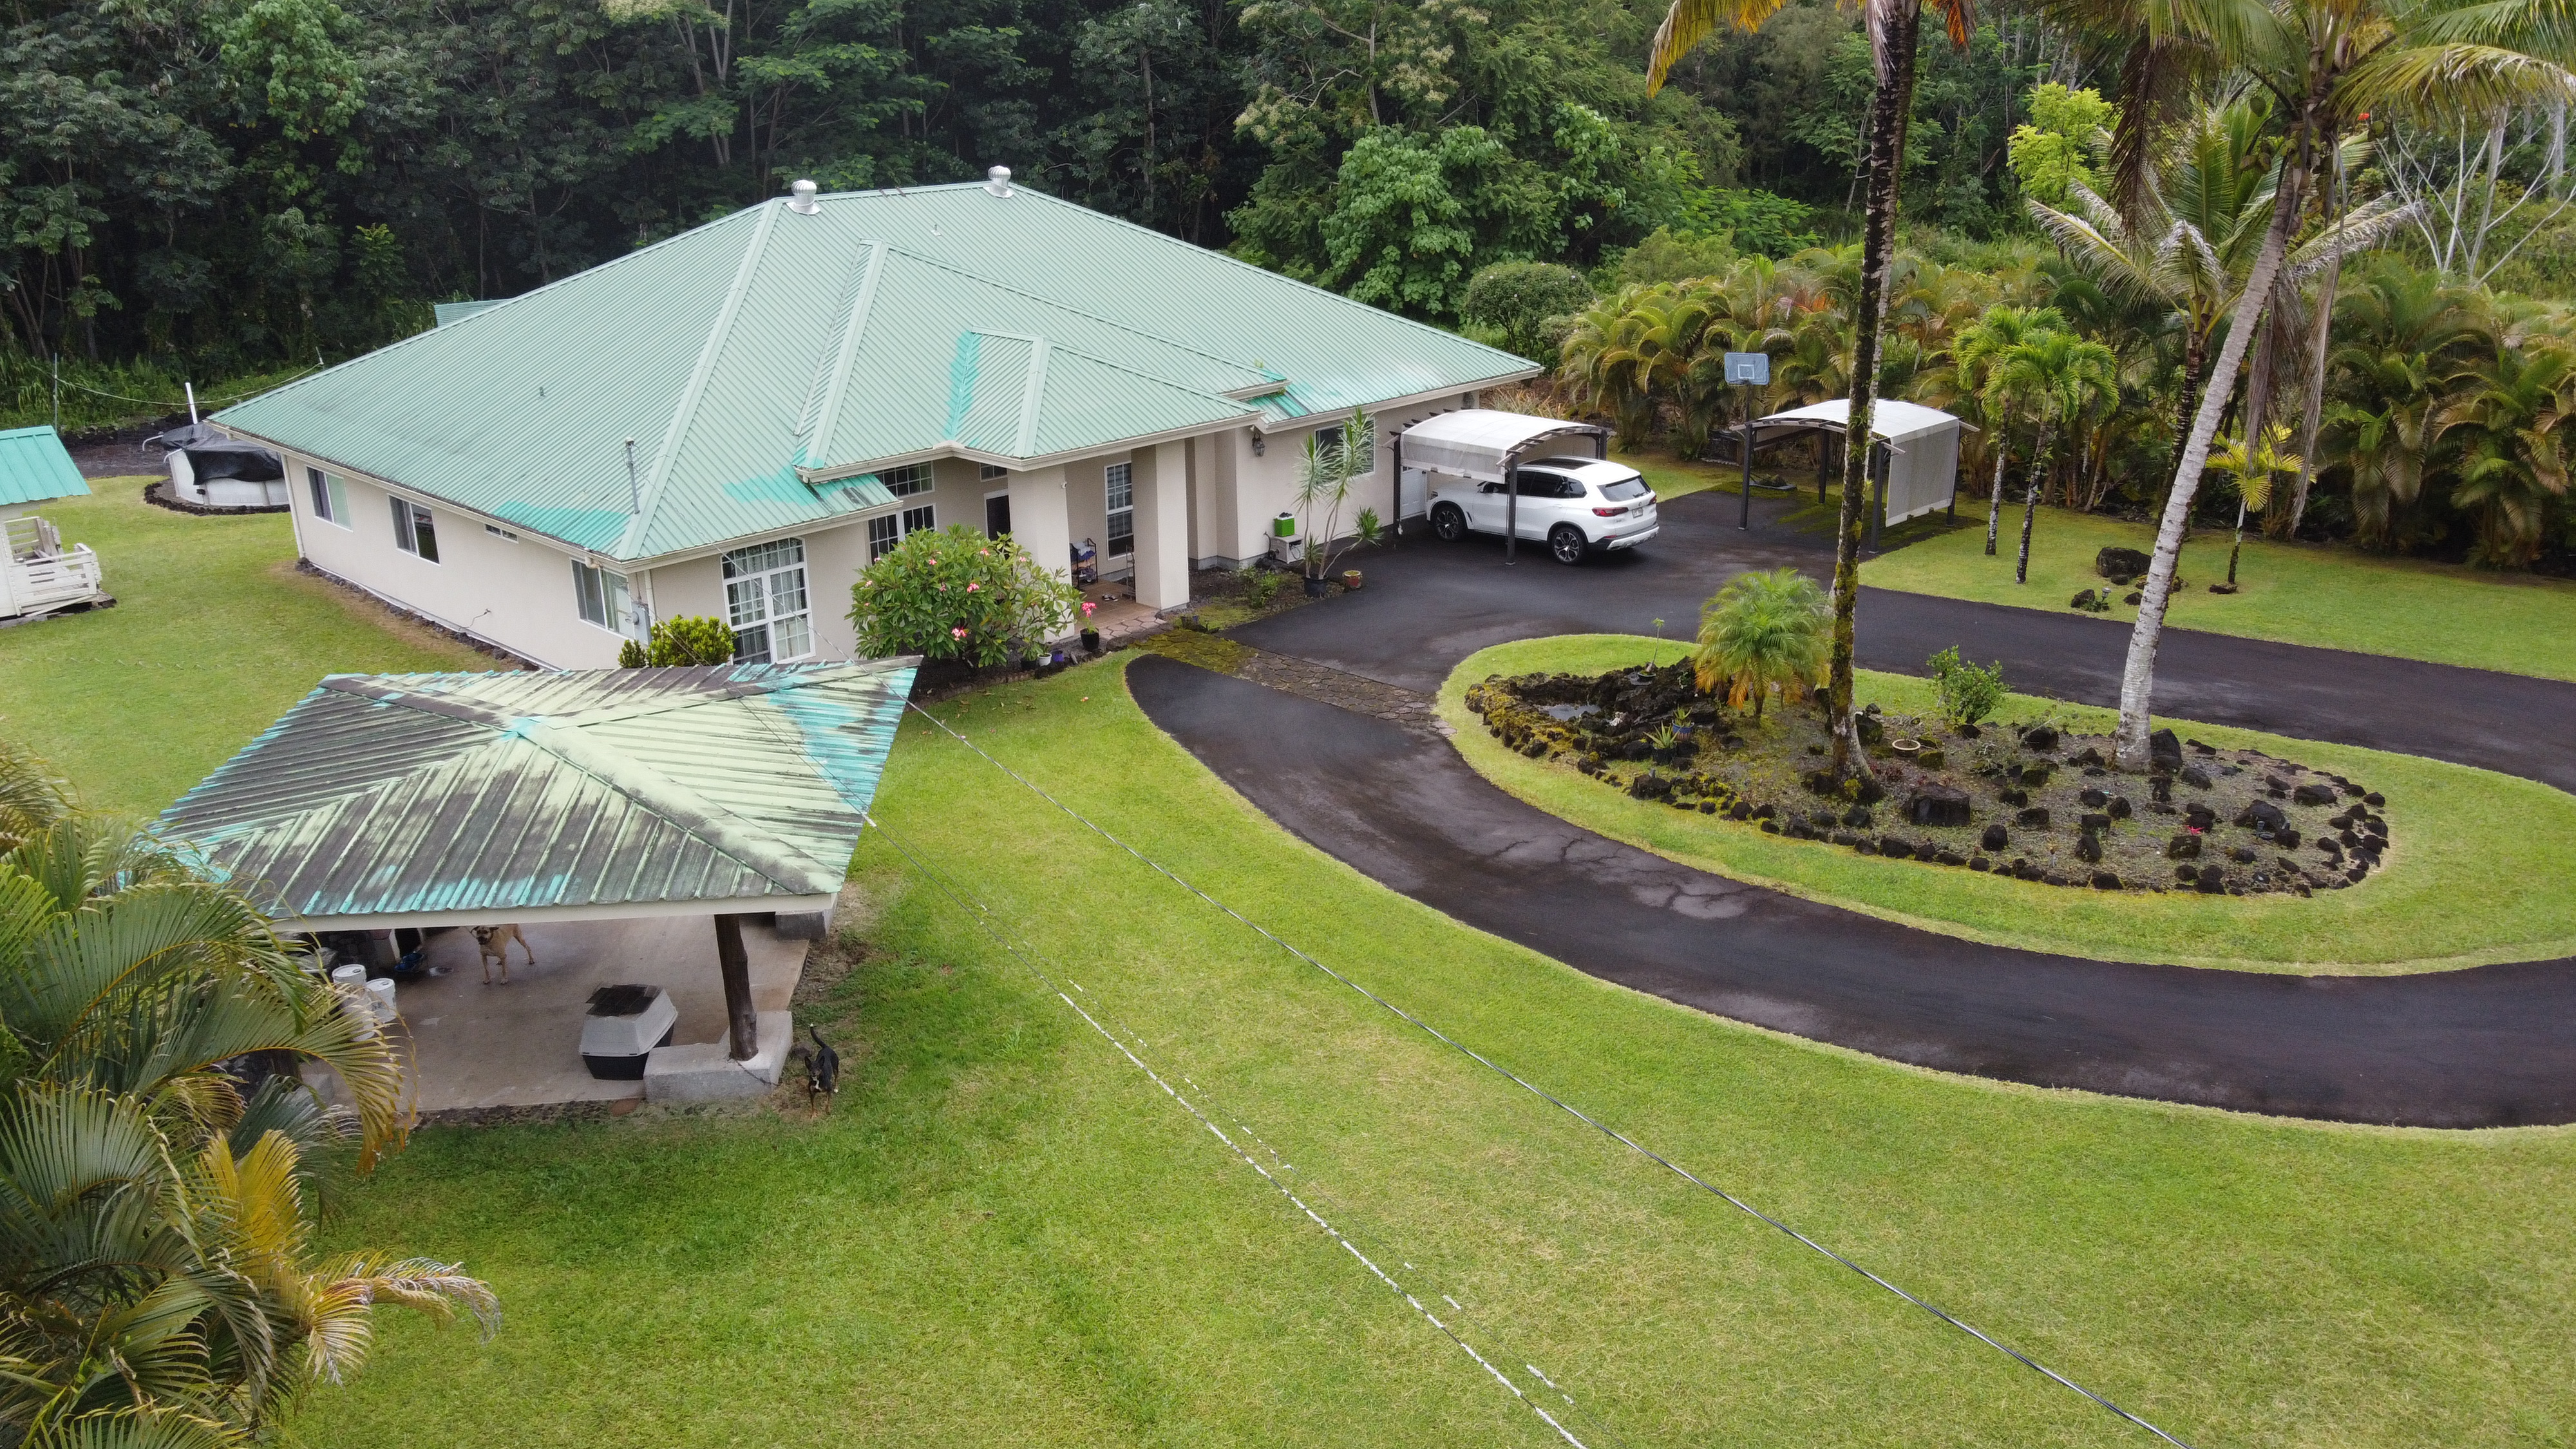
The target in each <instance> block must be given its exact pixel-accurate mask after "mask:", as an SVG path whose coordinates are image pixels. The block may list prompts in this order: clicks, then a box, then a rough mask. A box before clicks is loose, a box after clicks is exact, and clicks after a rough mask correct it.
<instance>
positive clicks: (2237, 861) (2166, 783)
mask: <svg viewBox="0 0 2576 1449" xmlns="http://www.w3.org/2000/svg"><path fill="white" fill-rule="evenodd" d="M1467 704H1468V706H1469V707H1470V708H1472V709H1474V710H1475V711H1476V712H1477V713H1478V714H1479V715H1480V716H1482V717H1483V719H1484V720H1485V724H1486V728H1487V729H1488V730H1489V731H1490V732H1491V733H1492V734H1493V735H1494V737H1495V738H1496V739H1498V740H1500V741H1502V742H1503V743H1504V744H1505V745H1508V746H1510V747H1511V748H1512V749H1514V750H1516V751H1518V752H1519V753H1521V754H1523V755H1526V756H1528V757H1530V758H1532V759H1540V760H1556V761H1560V762H1562V763H1565V764H1567V765H1570V766H1571V767H1573V768H1574V769H1576V770H1578V771H1580V772H1582V773H1583V774H1585V775H1588V776H1591V777H1592V778H1594V779H1596V780H1599V781H1600V782H1601V783H1602V784H1603V785H1605V786H1608V787H1611V788H1615V789H1618V790H1621V791H1624V792H1625V793H1626V794H1628V795H1629V796H1631V797H1632V798H1635V799H1640V800H1650V801H1655V802H1659V803H1662V804H1666V805H1669V806H1671V807H1672V808H1674V809H1677V810H1693V811H1697V812H1699V813H1701V814H1703V815H1713V816H1720V817H1723V818H1725V819H1727V820H1730V821H1735V822H1739V823H1741V824H1742V825H1743V826H1744V827H1745V828H1748V829H1759V830H1762V831H1764V832H1766V833H1769V834H1774V835H1787V836H1791V837H1793V838H1797V839H1804V840H1819V841H1828V842H1831V843H1832V844H1835V845H1839V846H1843V847H1845V848H1847V849H1850V850H1853V851H1855V852H1857V853H1859V854H1862V855H1879V856H1891V857H1898V858H1903V859H1909V860H1916V861H1924V862H1930V863H1934V864H1939V865H1948V866H1957V867H1961V868H1963V869H1967V870H1973V871H1991V872H1994V873H1998V874H2003V875H2010V876H2015V877H2018V878H2020V879H2023V880H2032V881H2039V882H2042V883H2044V884H2048V885H2061V886H2081V887H2089V888H2092V889H2097V890H2125V891H2151V892H2157V891H2166V890H2185V891H2195V892H2198V893H2201V894H2205V895H2221V894H2224V895H2259V894H2282V893H2287V894H2295V895H2301V896H2305V895H2309V894H2311V893H2313V892H2315V891H2319V890H2342V889H2345V888H2347V887H2349V886H2353V885H2357V884H2359V883H2360V882H2361V881H2362V879H2363V878H2364V877H2365V876H2367V875H2368V873H2369V872H2370V871H2371V870H2372V869H2373V868H2375V867H2376V866H2377V865H2378V864H2379V863H2380V860H2381V858H2382V856H2383V855H2384V854H2385V852H2386V851H2387V849H2388V822H2387V820H2386V818H2385V817H2384V816H2382V815H2380V814H2379V813H2378V811H2379V810H2380V809H2381V807H2382V806H2384V805H2385V804H2386V801H2385V800H2384V799H2383V798H2382V797H2381V796H2379V795H2378V794H2376V793H2375V792H2372V791H2370V790H2369V789H2367V788H2366V787H2364V786H2363V785H2361V784H2359V783H2357V782H2355V781H2352V780H2348V779H2346V778H2344V777H2343V776H2341V775H2336V774H2332V773H2330V772H2327V771H2322V770H2315V769H2311V768H2308V767H2306V766H2303V765H2300V764H2297V763H2294V762H2292V761H2288V760H2279V759H2274V758H2272V757H2271V756H2269V755H2266V754H2264V753H2262V752H2261V751H2259V750H2222V749H2218V748H2216V747H2214V746H2211V745H2207V744H2203V743H2201V742H2200V741H2198V740H2182V739H2177V738H2175V737H2174V735H2173V732H2172V731H2170V730H2160V731H2158V732H2157V734H2156V738H2155V746H2156V748H2155V755H2156V761H2155V768H2154V769H2153V770H2152V771H2151V772H2150V773H2149V774H2147V775H2145V776H2137V775H2124V774H2121V773H2119V772H2117V771H2115V770H2113V769H2112V768H2111V767H2110V764H2109V758H2110V755H2111V741H2110V740H2109V739H2108V738H2107V737H2103V736H2084V735H2076V734H2071V733H2068V732H2066V731H2064V730H2062V729H2060V728H2059V727H2058V726H2057V725H2055V724H2054V723H2053V722H2051V721H2049V720H2046V719H2040V720H2026V721H2023V722H2021V723H2020V724H2017V725H1999V724H1993V723H1989V724H1986V725H1984V726H1983V727H1977V726H1968V727H1964V728H1953V727H1952V726H1950V725H1948V724H1946V723H1942V722H1936V721H1933V720H1927V719H1920V718H1916V717H1913V716H1908V715H1892V714H1883V713H1880V712H1878V708H1877V706H1875V705H1872V706H1870V707H1869V711H1868V712H1867V713H1865V714H1864V715H1863V716H1862V720H1861V738H1862V741H1863V743H1864V745H1865V747H1866V748H1867V751H1868V753H1869V755H1870V767H1871V770H1872V772H1873V773H1874V774H1875V776H1876V780H1875V783H1857V782H1856V783H1853V784H1839V783H1836V782H1835V781H1833V779H1832V778H1831V773H1830V771H1829V770H1827V769H1825V768H1824V767H1825V766H1826V765H1827V764H1828V763H1829V747H1830V745H1831V738H1830V736H1829V735H1828V734H1827V732H1826V727H1825V720H1824V717H1823V711H1822V710H1821V708H1819V707H1816V706H1814V705H1807V706H1780V707H1777V708H1774V709H1772V710H1771V711H1770V712H1769V714H1768V717H1767V718H1766V719H1765V720H1764V721H1763V722H1762V723H1760V724H1756V723H1755V721H1754V719H1753V715H1752V711H1750V710H1749V709H1748V710H1732V709H1728V708H1727V707H1726V706H1725V705H1724V704H1723V703H1722V702H1721V701H1720V700H1718V699H1713V698H1711V697H1709V696H1706V695H1702V694H1700V693H1699V692H1698V689H1697V687H1696V684H1695V682H1694V681H1693V679H1692V676H1691V666H1690V664H1689V663H1688V662H1687V661H1681V662H1676V663H1673V664H1669V665H1665V666H1662V667H1660V668H1658V667H1651V666H1640V667H1637V668H1632V669H1624V670H1615V671H1612V672H1611V673H1608V674H1602V675H1574V674H1529V675H1520V676H1517V677H1511V678H1505V677H1502V676H1496V677H1494V678H1491V679H1488V680H1486V681H1485V682H1484V683H1482V684H1479V685H1477V686H1476V687H1475V688H1474V689H1472V690H1470V691H1468V694H1467Z"/></svg>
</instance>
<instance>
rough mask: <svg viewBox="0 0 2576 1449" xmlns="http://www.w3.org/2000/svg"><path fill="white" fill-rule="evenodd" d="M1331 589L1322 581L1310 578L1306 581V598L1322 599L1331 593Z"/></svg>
mask: <svg viewBox="0 0 2576 1449" xmlns="http://www.w3.org/2000/svg"><path fill="white" fill-rule="evenodd" d="M1329 588H1330V586H1329V585H1327V584H1326V583H1325V582H1324V581H1323V580H1322V579H1318V578H1311V577H1310V578H1308V579H1307V580H1306V597H1307V598H1310V599H1320V598H1322V597H1323V596H1324V595H1325V593H1326V592H1328V591H1329Z"/></svg>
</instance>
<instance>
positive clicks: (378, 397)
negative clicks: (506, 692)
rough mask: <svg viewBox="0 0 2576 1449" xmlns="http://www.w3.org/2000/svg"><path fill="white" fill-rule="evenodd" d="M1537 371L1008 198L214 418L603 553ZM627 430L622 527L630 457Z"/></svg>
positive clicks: (818, 232) (928, 196) (455, 330)
mask: <svg viewBox="0 0 2576 1449" xmlns="http://www.w3.org/2000/svg"><path fill="white" fill-rule="evenodd" d="M1533 367H1534V365H1533V364H1531V363H1529V362H1526V361H1524V360H1523V359H1521V358H1518V357H1514V356H1512V355H1511V354H1509V353H1505V352H1500V351H1497V350H1495V349H1493V348H1490V347H1485V346H1481V345H1479V344H1477V343H1474V342H1470V341H1468V340H1466V339H1465V338H1462V337H1458V336H1455V335H1453V334H1451V333H1447V332H1443V331H1441V330H1439V329H1438V328H1435V327H1428V326H1424V325H1422V324H1420V323H1417V322H1411V321H1408V320H1406V319H1404V318H1401V317H1397V316H1394V315H1392V314H1390V313H1386V312H1381V311H1379V310H1377V309H1376V308H1374V307H1369V306H1365V305H1363V304H1361V303H1357V302H1353V301H1351V300H1349V299H1348V298H1345V297H1341V296H1337V295H1335V294H1333V293H1331V292H1326V291H1322V290H1319V289H1317V288H1314V287H1309V286H1306V285H1304V284H1302V283H1298V282H1293V281H1290V280H1288V279H1287V278H1285V277H1281V276H1278V275H1276V274H1273V273H1270V272H1265V271H1262V270H1261V269H1259V268H1257V267H1252V266H1248V265H1246V264H1244V263H1242V262H1238V261H1235V260H1234V259H1233V258H1231V257H1227V256H1224V255H1223V254H1221V253H1217V252H1212V251H1209V250H1207V249H1205V248H1203V247H1197V246H1192V245H1190V244H1189V243H1186V242H1182V241H1179V240H1176V239H1174V238H1172V237H1168V236H1165V235H1163V234H1161V233H1159V232H1154V231H1148V230H1146V229H1144V228H1142V227H1138V226H1134V225H1131V224H1129V223H1127V222H1123V221H1119V220H1117V219H1116V218H1113V217H1108V216H1103V215H1101V214H1100V213H1098V212H1094V211H1090V210H1087V209H1085V208H1083V207H1079V206H1075V205H1073V204H1072V203H1070V202H1065V201H1058V200H1056V199H1054V198H1052V197H1048V196H1044V195H1040V194H1038V193H1036V192H1031V191H1027V190H1024V189H1021V190H1015V191H1014V192H1013V193H1012V194H1011V195H1009V196H996V195H994V194H992V193H991V192H989V191H987V190H986V189H985V188H984V187H983V186H982V185H980V184H967V185H959V186H935V187H927V188H923V189H920V190H912V191H871V192H851V193H843V194H838V195H830V196H825V197H822V198H821V199H820V205H819V207H818V209H817V210H816V212H815V213H814V214H812V215H802V214H799V213H797V212H795V211H793V210H791V209H790V208H789V207H788V205H787V203H786V202H785V201H783V200H781V201H773V202H769V203H766V204H763V205H761V206H756V207H753V208H751V209H750V210H747V211H742V212H737V213H735V214H734V215H732V216H728V217H725V218H723V219H721V220H719V221H714V222H710V223H708V224H707V225H705V226H702V227H699V228H697V229H696V230H694V231H690V232H685V233H682V234H681V235H679V236H676V237H673V238H671V239H670V240H668V241H664V242H660V243H657V244H655V245H653V246H650V247H646V248H644V249H642V250H640V251H637V252H635V253H633V254H631V255H628V256H625V257H621V258H619V259H617V260H616V261H613V262H609V263H606V264H605V265H602V266H599V267H595V268H592V269H591V270H590V271H587V272H583V273H581V274H579V275H577V276H573V277H568V278H565V279H564V280H562V281H560V282H556V283H553V284H552V285H549V286H546V287H541V288H539V289H537V290H536V291H533V292H530V293H527V294H526V295H524V296H521V297H516V298H512V299H510V300H508V301H506V302H502V303H499V304H497V305H494V306H491V307H488V308H485V309H484V310H482V311H480V312H476V313H474V314H473V315H471V316H464V317H456V318H452V319H448V320H445V322H444V325H442V326H440V327H438V328H437V329H435V330H433V331H430V332H425V333H422V334H420V335H418V336H416V337H411V338H407V339H405V340H404V341H401V342H398V343H395V344H394V345H392V346H391V347H387V348H384V349H382V350H381V351H378V352H374V353H370V354H368V355H367V356H365V357H361V358H357V359H355V360H353V361H350V362H346V363H342V364H341V365H339V366H338V367H334V368H331V369H329V370H327V371H325V372H321V373H317V374H314V375H313V376H311V377H308V378H304V379H302V380H299V381H297V382H294V383H290V384H288V385H287V386H285V387H282V388H279V389H277V390H276V391H274V392H270V393H266V394H264V395H262V396H260V397H257V398H254V399H252V400H251V401H248V402H245V403H241V404H238V405H236V406H234V407H231V408H228V409H226V410H224V411H223V412H221V413H218V414H216V419H215V420H216V421H217V422H219V423H221V424H223V425H224V426H225V427H227V428H229V429H232V430H234V431H237V432H240V433H243V434H247V435H250V436H254V437H257V438H260V439H263V440H265V441H268V442H270V443H274V444H277V445H280V446H283V447H286V448H290V449H294V450H296V451H299V452H307V453H312V454H315V455H318V456H320V457H323V458H326V459H330V460H333V461H337V462H340V463H343V464H346V465H348V466H349V467H351V468H354V469H358V470H360V471H363V472H366V473H369V474H372V475H374V476H376V477H379V478H383V479H385V480H387V481H389V482H392V483H396V484H400V485H403V486H406V487H410V488H415V489H418V490H420V491H421V492H422V493H425V494H428V495H430V496H433V497H439V498H445V499H448V500H450V501H453V502H455V503H459V504H462V505H464V506H466V507H468V508H472V509H475V510H477V511H478V512H482V513H485V514H489V515H491V516H493V517H496V518H501V519H505V520H508V521H510V522H512V523H515V524H517V525H519V526H521V527H523V528H527V529H530V530H533V531H535V532H538V533H543V534H547V535H550V536H552V537H555V538H559V539H562V540H564V541H565V542H567V543H571V544H574V545H577V546H579V547H582V548H586V549H590V550H592V551H594V552H597V553H600V554H603V555H607V556H610V557H614V558H629V559H632V558H652V557H658V556H661V555H665V554H671V553H679V552H684V551H688V550H692V549H699V548H704V547H708V546H710V545H714V544H719V543H723V542H726V541H728V540H732V539H738V538H745V537H750V536H754V535H758V534H763V533H776V532H781V531H784V530H788V529H793V528H797V527H801V526H803V525H806V524H809V523H813V522H817V521H820V520H824V519H828V518H832V517H836V516H840V515H845V514H848V513H853V512H858V511H862V510H865V509H869V508H876V507H882V506H885V505H886V504H889V503H891V502H892V501H893V498H892V496H891V495H890V494H888V493H887V492H886V491H885V490H884V488H883V487H881V486H880V485H879V484H878V483H877V482H876V480H875V478H874V476H873V475H872V474H869V473H866V472H865V471H863V470H866V469H869V468H873V467H877V466H881V465H884V464H887V463H891V462H897V461H905V460H909V459H913V458H920V457H926V456H935V455H938V454H941V453H953V452H960V451H971V452H973V453H975V454H977V455H980V456H985V457H988V458H990V459H993V460H996V461H1005V462H1012V463H1022V462H1027V461H1031V460H1043V459H1047V458H1052V457H1062V456H1070V455H1073V454H1076V453H1080V452H1084V451H1093V450H1099V449H1104V448H1109V447H1112V446H1115V445H1117V444H1119V443H1122V442H1125V441H1128V440H1130V439H1135V438H1141V437H1148V436H1153V435H1157V434H1168V433H1173V432H1180V431H1186V430H1189V429H1193V428H1204V427H1210V426H1216V425H1221V424H1224V423H1227V422H1230V421H1235V420H1242V421H1248V422H1254V423H1264V422H1275V421H1278V420H1281V419H1287V418H1295V417H1302V416H1305V415H1308V414H1312V413H1326V412H1331V411H1333V410H1335V409H1338V408H1346V407H1350V406H1353V405H1355V404H1367V403H1376V402H1382V401H1385V400H1387V399H1390V398H1397V397H1406V396H1412V395H1415V394H1421V393H1437V392H1443V391H1448V390H1450V389H1459V390H1465V389H1468V388H1473V387H1477V386H1479V385H1483V384H1487V383H1491V382H1494V381H1496V380H1499V379H1503V378H1509V377H1517V376H1522V375H1525V374H1527V373H1529V372H1530V371H1532V370H1533ZM630 437H631V438H633V439H635V443H636V459H637V475H638V477H637V483H638V485H639V487H638V492H640V495H641V502H642V507H641V509H640V511H636V510H633V509H632V508H631V507H630V495H629V488H628V479H627V471H626V455H625V449H624V443H625V440H626V439H627V438H630Z"/></svg>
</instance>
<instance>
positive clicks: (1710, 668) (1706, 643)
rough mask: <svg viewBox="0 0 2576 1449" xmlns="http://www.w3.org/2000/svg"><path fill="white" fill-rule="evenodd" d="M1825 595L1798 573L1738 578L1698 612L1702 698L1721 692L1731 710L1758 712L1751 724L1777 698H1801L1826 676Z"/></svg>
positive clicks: (1696, 666)
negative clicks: (1774, 694) (1748, 703)
mask: <svg viewBox="0 0 2576 1449" xmlns="http://www.w3.org/2000/svg"><path fill="white" fill-rule="evenodd" d="M1826 627H1827V620H1826V615H1825V592H1824V590H1822V589H1820V588H1818V587H1817V586H1816V581H1815V580H1814V579H1811V578H1809V577H1807V576H1806V575H1805V574H1802V573H1800V572H1798V571H1797V570H1796V569H1786V568H1784V569H1773V570H1771V571H1769V572H1767V573H1764V572H1758V571H1757V572H1754V573H1748V574H1741V575H1738V576H1737V577H1736V578H1734V579H1732V580H1730V581H1729V582H1728V583H1727V585H1726V587H1724V588H1722V589H1719V590H1718V591H1717V592H1716V593H1715V594H1713V595H1711V596H1710V597H1709V600H1708V602H1707V603H1706V604H1703V605H1702V606H1700V613H1699V648H1698V650H1697V651H1696V652H1695V653H1694V654H1693V655H1692V658H1691V662H1692V672H1693V674H1694V676H1695V677H1696V678H1697V679H1698V681H1699V687H1700V691H1701V692H1702V693H1704V694H1714V693H1716V692H1717V691H1718V690H1719V689H1721V688H1723V689H1724V690H1725V691H1726V702H1727V703H1728V704H1730V705H1733V706H1734V707H1736V708H1737V709H1742V708H1743V707H1744V705H1745V703H1746V701H1748V700H1749V701H1751V702H1752V705H1753V718H1754V719H1755V720H1757V721H1759V720H1760V719H1761V718H1762V706H1763V705H1764V703H1765V702H1766V701H1768V700H1769V699H1770V697H1771V694H1772V692H1773V691H1774V690H1777V691H1778V692H1779V694H1780V697H1781V698H1782V699H1784V700H1795V699H1799V698H1802V697H1803V696H1804V695H1805V694H1806V692H1807V691H1808V690H1810V689H1812V688H1814V687H1815V686H1816V685H1817V684H1818V683H1819V682H1820V681H1821V680H1822V679H1823V678H1824V673H1825V643H1826V638H1825V635H1826Z"/></svg>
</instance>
